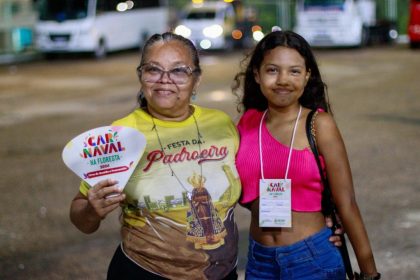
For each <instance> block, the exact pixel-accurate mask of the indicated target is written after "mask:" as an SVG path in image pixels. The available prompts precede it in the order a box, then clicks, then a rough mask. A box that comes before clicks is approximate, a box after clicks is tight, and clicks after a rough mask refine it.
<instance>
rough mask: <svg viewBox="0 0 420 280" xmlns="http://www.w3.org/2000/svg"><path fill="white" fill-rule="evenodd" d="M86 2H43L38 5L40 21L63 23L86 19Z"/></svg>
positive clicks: (45, 0)
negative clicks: (70, 20)
mask: <svg viewBox="0 0 420 280" xmlns="http://www.w3.org/2000/svg"><path fill="white" fill-rule="evenodd" d="M87 8H88V0H64V1H57V0H43V1H40V4H39V18H40V19H41V20H54V21H64V20H69V19H81V18H85V17H87Z"/></svg>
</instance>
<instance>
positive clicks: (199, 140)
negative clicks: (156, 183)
mask: <svg viewBox="0 0 420 280" xmlns="http://www.w3.org/2000/svg"><path fill="white" fill-rule="evenodd" d="M189 111H190V116H192V117H193V119H194V124H195V128H196V129H197V137H198V139H197V140H198V141H197V142H198V151H199V157H198V159H200V158H201V138H202V135H201V133H200V129H199V127H198V122H197V119H196V118H195V116H194V109H193V108H191V107H190V109H189ZM150 117H151V118H152V123H153V128H152V130H154V131H155V133H156V137H157V139H158V143H159V146H160V150H161V152H162V153H163V156H164V157H166V153H165V150H164V149H163V145H162V140H161V138H160V136H159V131H158V129H157V126H156V123H155V118H154V117H153V116H152V115H151V114H150ZM199 166H200V176H201V178H202V177H203V165H202V164H199ZM168 167H169V169H170V170H171V176H173V177H175V179H176V180H177V181H178V183H179V184H180V185H181V187H182V188H183V189H184V190H185V191H186V192H187V197H188V199H189V200H191V191H189V190H188V188H187V187H185V185H184V184H183V183H182V181H181V179H179V177H178V175H177V174H176V173H175V171H174V169H173V168H172V165H171V163H170V162H168Z"/></svg>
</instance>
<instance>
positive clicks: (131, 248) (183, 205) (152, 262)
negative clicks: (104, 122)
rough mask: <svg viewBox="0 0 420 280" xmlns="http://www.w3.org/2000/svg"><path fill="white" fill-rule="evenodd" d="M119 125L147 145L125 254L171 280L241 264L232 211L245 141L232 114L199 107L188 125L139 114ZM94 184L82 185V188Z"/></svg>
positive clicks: (134, 187)
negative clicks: (237, 159)
mask: <svg viewBox="0 0 420 280" xmlns="http://www.w3.org/2000/svg"><path fill="white" fill-rule="evenodd" d="M112 125H116V126H128V127H133V128H136V129H138V130H139V131H141V132H142V133H143V134H144V135H145V137H146V140H147V144H146V149H145V152H144V154H143V156H142V158H141V160H140V162H139V164H138V165H137V167H136V169H135V171H134V172H133V175H132V176H131V178H130V179H129V181H128V183H127V185H126V186H125V188H124V192H125V194H126V197H127V198H126V201H125V203H124V204H123V206H122V210H123V227H122V237H123V249H124V252H125V253H126V254H127V255H128V256H129V257H130V258H131V259H132V260H134V261H135V262H136V263H137V264H139V265H140V266H141V267H143V268H144V269H147V270H149V271H152V272H154V273H157V274H160V275H162V276H164V277H166V278H170V279H221V278H223V277H224V276H226V275H227V274H228V273H229V272H230V271H231V270H232V269H233V268H234V267H235V265H236V257H237V241H238V231H237V228H236V224H235V221H234V217H233V208H234V206H235V204H236V203H237V201H238V199H239V196H240V189H241V186H240V180H239V177H238V173H237V171H236V168H235V154H236V152H237V150H238V144H239V138H238V134H237V130H236V127H235V125H234V124H233V122H232V121H231V119H230V118H229V116H228V115H226V114H225V113H223V112H221V111H218V110H212V109H206V108H202V107H199V106H194V113H193V115H192V116H190V117H189V118H187V119H186V120H184V121H181V122H169V121H162V120H158V119H152V118H151V116H150V115H149V114H148V113H147V112H145V111H143V110H142V109H137V110H135V111H134V112H133V113H131V114H130V115H128V116H126V117H125V118H122V119H120V120H117V121H116V122H114V123H113V124H112ZM88 188H89V186H88V185H87V184H86V183H84V182H82V184H81V187H80V191H81V192H82V193H83V194H86V193H87V190H88Z"/></svg>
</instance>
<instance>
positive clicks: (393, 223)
mask: <svg viewBox="0 0 420 280" xmlns="http://www.w3.org/2000/svg"><path fill="white" fill-rule="evenodd" d="M316 54H317V57H318V60H319V63H320V67H321V72H323V74H324V77H325V80H326V82H327V84H328V85H329V92H330V99H331V102H332V105H333V109H334V113H335V118H336V120H337V123H338V125H339V127H340V129H341V131H342V134H343V137H344V139H345V142H346V145H347V149H348V154H349V158H350V161H351V166H352V170H353V175H354V184H355V187H356V194H357V200H358V203H359V206H360V209H361V211H362V214H363V217H364V220H365V223H366V227H367V229H368V232H369V236H370V239H371V243H372V246H373V249H374V253H375V257H376V262H377V265H378V269H379V271H380V272H382V273H383V276H384V277H383V279H419V276H418V275H420V241H419V238H418V236H419V232H420V183H419V180H418V176H419V174H420V172H419V171H420V168H419V164H418V159H419V156H420V140H419V139H420V79H419V75H418V71H419V65H420V52H419V51H412V50H410V49H408V48H407V47H406V46H404V45H398V46H392V47H376V48H373V47H371V48H366V49H350V50H317V51H316ZM241 57H242V54H241V53H240V52H237V53H233V54H223V55H222V54H211V55H205V56H204V57H203V59H202V64H203V68H204V77H203V82H202V85H201V86H200V92H199V98H198V100H197V103H199V104H201V105H205V106H209V107H217V108H220V109H222V110H224V111H226V112H227V113H229V114H230V115H231V116H232V118H234V119H235V120H236V119H237V118H238V114H237V113H236V111H235V106H236V105H235V99H234V97H233V96H232V95H231V94H230V92H229V86H230V82H231V80H232V77H233V75H234V73H235V72H236V71H237V69H238V63H239V60H240V58H241ZM137 63H138V55H137V53H136V52H128V53H119V54H114V55H111V56H110V57H108V58H107V59H105V60H102V61H95V60H93V59H90V58H77V57H76V58H75V57H71V58H64V59H57V60H53V61H42V60H40V61H35V62H31V63H24V64H19V65H3V66H0V192H1V195H0V248H1V250H0V279H5V280H6V279H105V275H106V269H107V266H108V263H109V260H110V258H111V256H112V254H113V251H114V250H115V248H116V246H117V244H118V242H119V224H118V213H117V212H116V213H114V214H113V215H111V216H109V217H108V218H107V219H106V220H104V222H103V224H102V226H101V228H100V229H99V230H98V231H97V232H96V233H94V234H92V235H84V234H82V233H80V232H79V231H77V230H76V229H75V228H74V226H72V225H71V223H70V221H69V219H68V210H69V205H70V201H71V199H72V198H73V196H74V195H75V194H76V192H77V190H78V184H79V179H78V178H77V177H76V176H75V175H73V173H71V172H70V171H69V170H68V169H67V168H66V167H65V165H64V164H63V162H62V160H61V152H62V149H63V147H64V145H65V144H66V143H67V142H68V141H69V140H70V139H71V138H73V137H74V136H76V135H78V134H79V133H81V132H83V131H85V130H88V129H91V128H93V127H98V126H103V125H107V124H109V123H110V122H111V121H112V120H114V119H117V118H120V117H122V116H124V115H125V114H127V113H129V112H130V111H131V110H132V109H133V108H135V106H136V93H137V91H138V82H137V78H136V75H135V70H134V69H135V67H136V66H137ZM247 214H248V213H247V212H246V211H245V210H243V209H241V208H240V207H238V209H237V220H238V224H239V229H240V235H241V240H240V244H239V246H240V256H239V269H240V271H241V273H242V270H243V268H244V263H245V260H246V242H247V241H246V238H247V222H248V216H247ZM352 261H353V263H354V266H355V267H356V265H355V264H356V263H355V259H354V257H353V256H352ZM241 275H242V274H241ZM241 277H242V276H241Z"/></svg>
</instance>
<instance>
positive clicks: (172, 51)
mask: <svg viewBox="0 0 420 280" xmlns="http://www.w3.org/2000/svg"><path fill="white" fill-rule="evenodd" d="M146 60H147V62H155V63H158V64H161V65H179V64H186V65H191V64H192V61H193V58H192V55H191V51H190V49H189V48H188V47H187V46H186V45H185V44H184V43H182V42H180V41H176V40H173V41H168V42H164V41H160V42H156V43H154V44H153V45H151V46H150V48H149V49H148V51H147V53H146Z"/></svg>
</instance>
